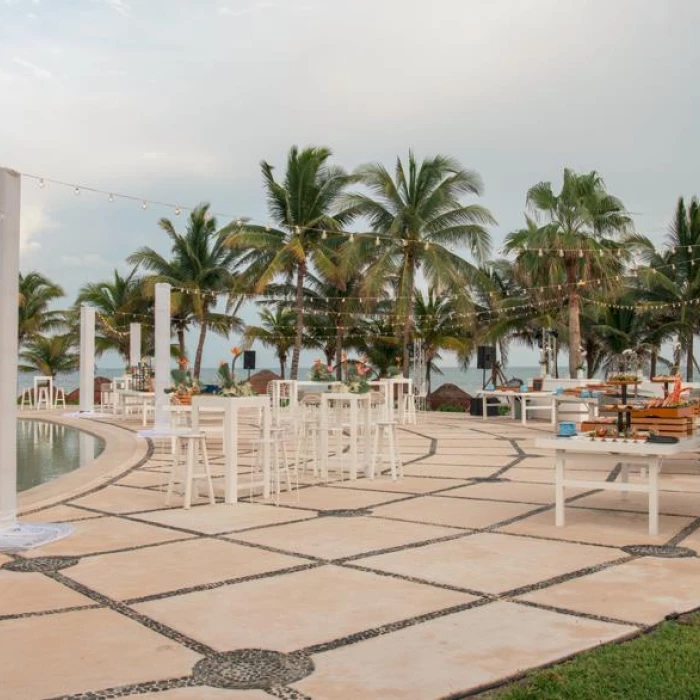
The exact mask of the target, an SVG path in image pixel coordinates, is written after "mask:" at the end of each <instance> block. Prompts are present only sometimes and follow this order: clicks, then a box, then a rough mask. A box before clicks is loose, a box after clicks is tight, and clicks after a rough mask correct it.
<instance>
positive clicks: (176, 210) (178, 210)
mask: <svg viewBox="0 0 700 700" xmlns="http://www.w3.org/2000/svg"><path fill="white" fill-rule="evenodd" d="M175 216H180V207H175Z"/></svg>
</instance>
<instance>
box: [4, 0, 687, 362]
mask: <svg viewBox="0 0 700 700" xmlns="http://www.w3.org/2000/svg"><path fill="white" fill-rule="evenodd" d="M699 21H700V3H697V2H696V0H666V1H665V2H651V1H650V0H614V2H611V1H610V0H579V2H576V3H572V2H561V0H526V1H525V0H432V1H431V2H425V0H352V2H347V0H257V1H256V0H0V165H4V166H7V167H11V168H14V169H16V170H19V171H21V172H23V173H30V174H35V175H38V176H43V177H46V178H53V179H56V180H61V181H65V182H67V183H79V184H83V185H88V186H92V187H95V188H97V189H101V190H104V191H107V192H112V191H114V192H119V193H125V194H132V195H134V196H136V197H138V198H146V199H149V200H160V201H165V202H169V203H181V204H184V205H194V204H197V203H198V202H200V201H208V202H211V204H212V209H213V210H214V211H215V212H221V213H224V214H227V215H229V216H234V217H237V216H250V217H252V218H253V219H256V220H260V221H264V220H265V219H266V217H267V214H266V208H265V198H264V194H263V190H262V186H261V177H260V165H259V164H260V161H261V160H263V159H264V160H267V161H269V162H271V163H273V164H275V165H278V166H279V167H280V169H281V168H282V166H283V164H284V161H285V157H286V154H287V151H288V149H289V147H290V146H291V145H293V144H298V145H299V146H301V147H303V146H306V145H324V146H329V147H330V148H331V149H332V150H333V153H334V161H335V162H337V163H339V164H341V165H343V166H344V167H346V168H348V169H352V168H354V167H356V166H357V165H360V164H362V163H366V162H382V163H385V164H387V165H389V166H390V165H392V164H393V162H394V161H395V159H396V157H397V156H404V157H405V156H406V155H407V153H408V150H409V149H413V150H414V151H415V152H416V154H417V156H418V157H420V158H422V157H424V156H432V155H435V154H437V153H444V154H448V155H450V156H453V157H455V158H457V159H458V160H459V161H460V162H461V163H462V164H463V165H464V166H465V167H467V168H470V169H474V170H476V171H477V172H479V173H480V174H481V176H482V178H483V181H484V185H485V192H484V195H483V197H481V198H480V203H481V204H483V205H485V206H487V207H489V208H490V209H491V211H492V212H493V214H494V216H495V217H496V219H497V221H498V224H497V225H496V226H494V227H493V228H492V229H491V235H492V239H493V244H494V249H497V248H498V247H499V246H500V244H501V242H502V240H503V238H504V236H505V235H506V234H507V233H509V232H510V231H512V230H514V229H516V228H519V227H520V226H521V225H522V223H523V214H524V205H525V193H526V191H527V189H528V188H529V187H530V186H532V185H533V184H535V183H537V182H540V181H552V182H553V184H554V186H555V187H558V186H559V184H560V181H561V174H562V171H563V169H564V168H565V167H570V168H573V169H575V170H579V171H588V170H593V169H594V170H597V171H598V172H599V173H600V174H601V175H602V176H603V178H604V180H605V182H606V185H607V187H608V190H609V191H610V192H611V193H613V194H614V195H616V196H618V197H620V198H621V199H622V200H623V202H624V203H625V205H626V206H627V208H628V209H629V211H631V212H632V213H633V214H634V220H635V225H636V229H637V231H639V232H640V233H644V234H646V235H649V236H650V237H651V238H653V239H654V240H657V241H659V242H661V241H662V240H663V237H664V234H665V232H666V230H667V227H668V222H669V220H670V218H671V216H672V213H673V209H674V205H675V202H676V200H677V198H678V197H679V196H681V195H684V196H686V197H690V196H692V195H694V194H698V193H700V182H699V181H698V180H699V178H698V170H697V163H698V162H700V139H698V138H697V133H696V122H697V115H698V114H699V113H700V83H699V82H698V80H697V76H696V70H697V66H698V65H700V43H698V42H697V39H696V28H697V26H698V23H699ZM161 216H168V217H170V218H173V220H174V221H176V222H179V220H178V219H176V218H175V217H174V216H173V211H172V210H171V209H167V208H162V207H157V206H149V207H148V209H146V210H143V209H142V208H141V205H140V202H139V201H120V200H117V201H116V202H114V203H109V202H108V201H107V198H106V196H104V195H99V194H91V193H89V192H86V191H82V192H81V194H80V195H79V196H76V195H74V194H73V191H72V188H64V187H59V186H56V185H47V186H46V187H44V188H40V187H38V185H37V183H36V181H33V180H29V179H25V180H24V181H23V192H22V232H21V233H22V257H21V268H22V270H23V271H25V272H26V271H28V270H31V269H37V270H40V271H41V272H43V273H45V274H47V275H48V276H49V277H51V278H52V279H54V280H55V281H57V282H59V283H60V284H62V285H63V286H64V288H65V290H66V292H67V294H68V300H70V301H72V299H73V297H74V295H75V293H76V291H77V289H78V288H79V286H80V285H81V284H83V283H85V282H87V281H97V280H100V279H104V278H107V277H109V276H110V275H111V273H112V270H113V269H114V268H115V267H116V268H118V269H120V271H122V272H126V271H127V270H128V266H127V265H126V263H125V261H124V259H125V257H126V256H127V255H128V254H129V253H131V252H132V251H133V250H135V249H136V248H138V247H139V246H142V245H149V246H152V247H153V248H155V249H157V250H159V251H161V252H163V253H167V250H168V244H167V240H166V238H165V235H164V234H163V232H162V231H160V229H159V228H158V226H157V221H158V219H159V218H160V217H161ZM183 218H184V217H183ZM219 221H220V223H222V224H223V223H226V222H227V221H228V219H227V218H225V217H220V218H219ZM246 316H247V317H248V318H253V316H254V314H251V312H250V310H247V311H246ZM235 340H236V339H235V338H233V339H231V340H230V341H226V340H217V339H211V340H210V341H209V342H208V344H207V347H206V349H205V358H204V359H205V363H204V364H205V365H209V366H215V365H216V364H218V361H219V360H220V359H225V358H227V357H228V356H229V355H228V348H229V347H230V345H232V344H233V342H235ZM194 341H195V339H194V338H192V339H191V340H190V345H191V346H192V349H194ZM254 349H256V350H258V364H259V365H262V366H272V364H273V361H272V355H271V352H270V351H267V350H264V349H263V348H261V347H256V348H254ZM192 354H193V353H192ZM313 357H314V355H313V354H312V355H306V360H307V362H306V364H310V360H311V359H313ZM535 361H536V355H535V354H534V353H533V352H532V351H530V350H526V349H518V350H514V351H513V352H512V353H511V359H510V363H511V365H527V364H533V362H535ZM448 362H449V358H448ZM102 364H104V365H105V366H109V365H113V366H116V365H117V364H118V361H117V360H116V358H114V359H113V360H112V361H111V362H110V361H109V358H106V359H105V360H103V361H102ZM302 364H303V363H302Z"/></svg>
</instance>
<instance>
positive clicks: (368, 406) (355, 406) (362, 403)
mask: <svg viewBox="0 0 700 700" xmlns="http://www.w3.org/2000/svg"><path fill="white" fill-rule="evenodd" d="M371 397H372V395H371V392H369V391H368V392H366V393H364V394H353V393H351V392H336V391H331V392H328V393H326V394H321V416H320V418H321V439H320V440H319V443H320V450H321V460H320V461H321V471H322V474H323V478H324V479H327V478H328V431H327V430H323V428H324V427H342V426H333V425H331V424H330V422H329V418H330V415H331V414H332V410H331V404H333V403H336V402H340V403H341V404H348V405H349V407H350V425H349V430H350V478H351V479H357V464H358V447H359V427H360V415H361V412H362V424H363V426H364V443H365V444H364V450H363V461H364V468H365V475H366V476H369V473H370V462H371V460H372V456H371V452H370V451H371V448H372V443H371V441H372V401H371ZM339 457H340V458H341V459H342V456H341V455H339Z"/></svg>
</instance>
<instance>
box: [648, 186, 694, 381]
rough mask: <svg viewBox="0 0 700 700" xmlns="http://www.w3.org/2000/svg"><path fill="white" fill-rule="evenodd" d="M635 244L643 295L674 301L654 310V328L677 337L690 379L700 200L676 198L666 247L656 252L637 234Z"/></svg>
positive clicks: (662, 335) (660, 333) (653, 300)
mask: <svg viewBox="0 0 700 700" xmlns="http://www.w3.org/2000/svg"><path fill="white" fill-rule="evenodd" d="M634 242H635V243H636V244H637V246H638V247H639V249H640V251H641V254H642V256H643V258H644V260H645V262H646V263H647V265H648V267H645V268H641V269H640V270H639V271H638V278H639V282H640V285H641V287H642V289H643V290H644V298H645V299H646V300H647V301H649V302H651V303H657V304H659V303H660V304H675V305H677V307H680V308H677V309H676V310H675V311H674V312H673V313H672V314H669V313H666V312H661V313H658V312H657V318H656V320H657V326H656V331H657V334H658V336H659V337H660V338H661V339H668V338H669V337H670V336H671V335H672V334H675V335H676V336H677V337H678V342H679V343H680V344H681V349H682V351H683V352H685V356H686V380H687V381H692V380H693V375H694V368H695V356H694V341H695V334H696V332H697V329H698V324H700V308H699V307H698V306H697V305H696V304H694V303H692V302H694V300H695V299H697V298H698V297H700V264H698V262H697V261H696V257H697V256H698V254H700V203H699V202H698V200H697V199H696V198H693V199H692V200H691V201H690V203H689V204H688V205H687V206H686V204H685V202H684V200H683V198H682V197H681V198H680V199H679V200H678V204H677V206H676V212H675V216H674V219H673V223H672V224H671V227H670V230H669V233H668V235H667V236H666V243H667V246H668V248H666V249H665V250H662V251H657V250H656V248H655V246H654V244H653V243H652V242H651V241H650V240H649V239H647V238H644V237H642V236H637V237H636V238H635V239H634Z"/></svg>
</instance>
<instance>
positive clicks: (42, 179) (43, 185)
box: [39, 177, 46, 190]
mask: <svg viewBox="0 0 700 700" xmlns="http://www.w3.org/2000/svg"><path fill="white" fill-rule="evenodd" d="M39 187H41V189H42V190H43V189H44V187H46V182H45V181H44V178H43V177H40V178H39Z"/></svg>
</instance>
